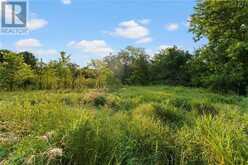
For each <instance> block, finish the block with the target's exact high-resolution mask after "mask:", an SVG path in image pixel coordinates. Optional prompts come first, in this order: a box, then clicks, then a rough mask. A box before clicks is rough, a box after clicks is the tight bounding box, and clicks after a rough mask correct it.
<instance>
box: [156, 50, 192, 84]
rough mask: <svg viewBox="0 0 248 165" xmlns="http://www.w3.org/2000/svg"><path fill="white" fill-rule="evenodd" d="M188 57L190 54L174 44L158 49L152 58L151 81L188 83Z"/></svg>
mask: <svg viewBox="0 0 248 165" xmlns="http://www.w3.org/2000/svg"><path fill="white" fill-rule="evenodd" d="M190 59H191V55H190V54H189V53H188V52H185V51H183V50H181V49H179V48H177V47H176V46H174V47H172V48H167V49H162V50H160V52H159V53H157V54H155V56H154V58H153V63H152V64H153V65H152V75H153V81H155V82H157V83H168V84H173V85H175V84H181V85H188V84H189V83H190V74H189V68H188V62H189V61H190Z"/></svg>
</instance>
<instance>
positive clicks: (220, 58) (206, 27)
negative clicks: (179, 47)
mask: <svg viewBox="0 0 248 165" xmlns="http://www.w3.org/2000/svg"><path fill="white" fill-rule="evenodd" d="M247 15H248V4H247V2H246V1H235V2H234V1H212V0H205V1H199V2H198V3H197V5H196V7H195V11H194V14H193V15H192V17H191V18H192V19H191V26H190V30H191V31H192V32H193V33H194V34H195V39H196V40H199V39H201V38H203V37H204V38H207V39H208V41H209V42H208V44H207V45H206V46H205V48H204V49H202V50H201V51H200V53H199V55H198V58H197V61H199V60H200V62H201V63H205V64H206V65H205V67H206V68H207V72H208V73H207V74H206V72H203V74H201V73H200V72H199V69H200V68H199V67H198V69H197V70H195V72H197V73H198V75H200V77H202V78H203V79H202V80H200V81H203V83H204V84H205V85H206V86H209V87H211V88H213V89H217V90H219V91H224V92H227V91H234V92H236V93H239V94H241V95H245V94H246V92H247V91H246V90H247V86H248V79H247V77H248V72H247V70H248V68H247V66H248V65H247V64H248V57H247V54H248V51H247V50H248V47H247V41H248V19H247V18H248V17H247ZM198 82H199V81H198Z"/></svg>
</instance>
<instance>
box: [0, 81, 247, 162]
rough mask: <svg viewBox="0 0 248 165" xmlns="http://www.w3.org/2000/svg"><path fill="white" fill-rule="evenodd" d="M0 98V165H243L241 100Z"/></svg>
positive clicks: (174, 91)
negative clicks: (0, 164)
mask: <svg viewBox="0 0 248 165" xmlns="http://www.w3.org/2000/svg"><path fill="white" fill-rule="evenodd" d="M0 94H1V96H2V97H1V100H0V105H1V106H0V146H1V147H0V156H1V158H0V159H1V160H0V161H1V163H2V164H6V165H8V164H11V165H12V164H16V165H19V164H40V165H41V164H216V165H217V164H227V165H229V164H230V165H235V164H237V165H240V164H247V161H248V155H247V152H246V151H247V149H248V148H247V146H248V135H247V128H248V121H247V119H248V114H247V107H244V106H243V105H244V104H247V101H248V100H247V99H246V98H244V97H238V96H230V95H226V96H222V95H217V94H214V93H210V92H208V91H206V90H203V89H191V88H183V87H168V86H150V87H127V88H121V89H119V90H118V91H113V92H110V93H106V92H104V91H101V90H100V91H99V90H89V89H85V90H84V91H81V92H79V91H78V92H75V91H69V92H68V91H64V90H60V91H29V92H21V91H20V92H1V93H0ZM99 98H101V99H99ZM102 98H104V100H105V101H106V102H105V101H104V106H99V105H103V104H102V101H100V102H101V104H95V102H96V100H102ZM199 98H201V99H199ZM82 100H83V101H82ZM130 100H131V101H130ZM97 102H98V101H97ZM110 102H111V104H110ZM113 102H114V104H115V105H114V104H113ZM126 102H128V103H126ZM127 104H129V106H126V105H127ZM113 105H114V106H113ZM186 105H187V106H186ZM188 106H191V107H192V108H191V109H189V108H188ZM123 107H125V108H123ZM205 112H207V113H205ZM208 112H210V113H208ZM212 112H214V115H212Z"/></svg>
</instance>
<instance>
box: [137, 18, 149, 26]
mask: <svg viewBox="0 0 248 165" xmlns="http://www.w3.org/2000/svg"><path fill="white" fill-rule="evenodd" d="M138 22H139V23H141V24H143V25H148V24H149V23H150V22H151V20H150V19H141V20H138Z"/></svg>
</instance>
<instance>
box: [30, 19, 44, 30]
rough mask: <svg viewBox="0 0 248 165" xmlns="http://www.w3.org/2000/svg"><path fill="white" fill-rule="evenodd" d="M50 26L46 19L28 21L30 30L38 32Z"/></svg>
mask: <svg viewBox="0 0 248 165" xmlns="http://www.w3.org/2000/svg"><path fill="white" fill-rule="evenodd" d="M47 25H48V21H47V20H44V19H31V20H30V21H28V29H29V30H37V29H41V28H44V27H46V26H47Z"/></svg>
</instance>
